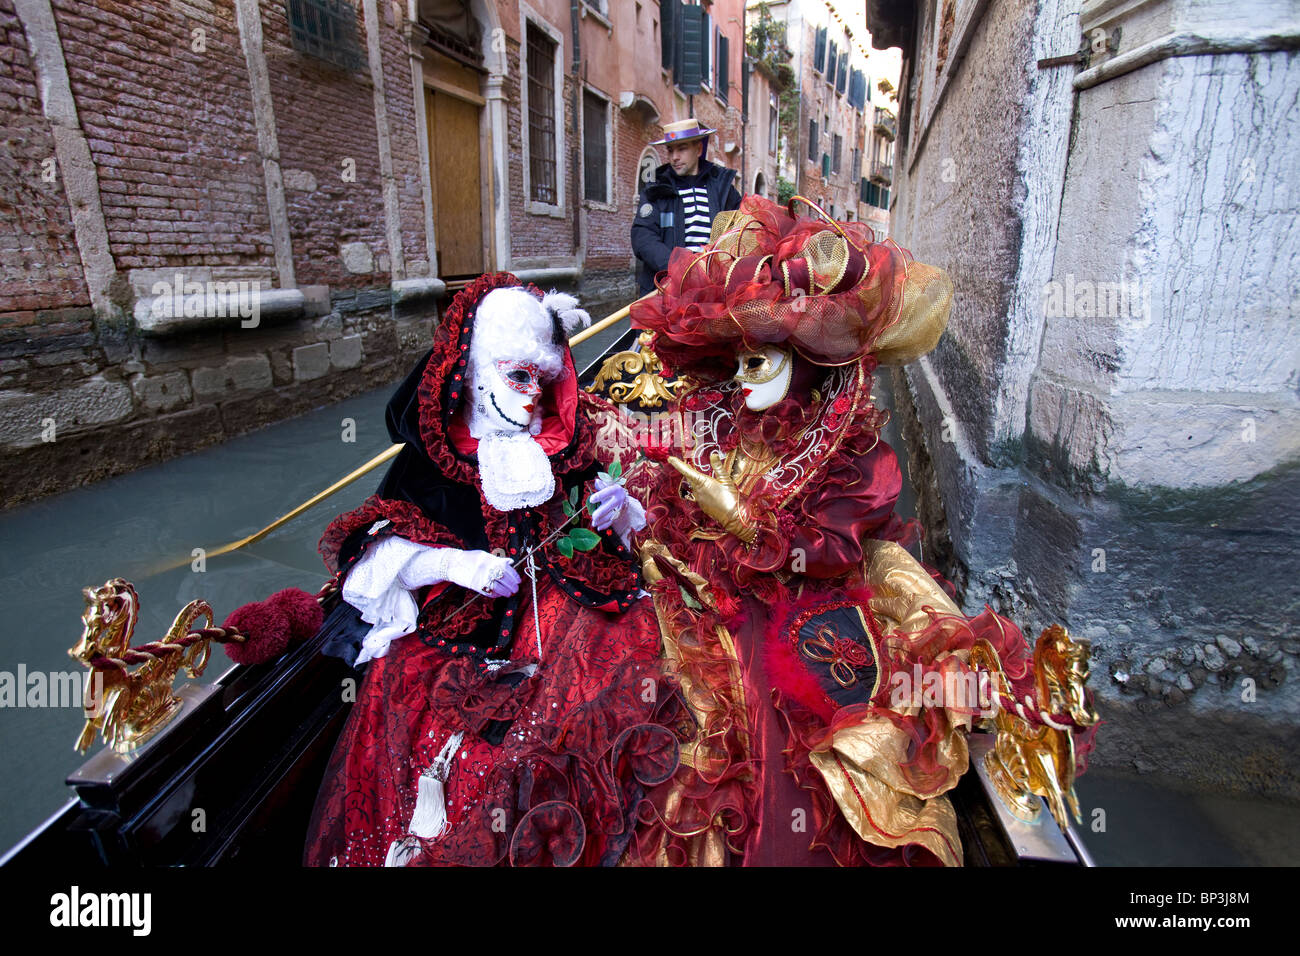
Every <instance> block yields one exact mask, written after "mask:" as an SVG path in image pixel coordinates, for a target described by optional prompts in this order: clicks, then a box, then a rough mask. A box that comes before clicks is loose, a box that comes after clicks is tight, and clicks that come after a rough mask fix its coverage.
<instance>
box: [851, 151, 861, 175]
mask: <svg viewBox="0 0 1300 956" xmlns="http://www.w3.org/2000/svg"><path fill="white" fill-rule="evenodd" d="M852 178H854V179H861V178H862V150H860V149H855V150H854V151H853V170H852Z"/></svg>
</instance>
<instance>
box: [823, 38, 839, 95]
mask: <svg viewBox="0 0 1300 956" xmlns="http://www.w3.org/2000/svg"><path fill="white" fill-rule="evenodd" d="M838 58H839V47H837V46H836V45H835V41H834V40H831V42H830V50H829V52H827V54H826V82H827V83H829V84H830V85H831V86H834V85H835V68H836V66H837V64H838Z"/></svg>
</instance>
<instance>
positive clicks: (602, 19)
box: [582, 0, 614, 33]
mask: <svg viewBox="0 0 1300 956" xmlns="http://www.w3.org/2000/svg"><path fill="white" fill-rule="evenodd" d="M582 15H583V16H584V17H591V18H592V19H593V20H595V21H596V22H597V23H599V24H600V25H601V26H603V27H604V28H605V29H606V30H608V31H609V32H610V33H613V32H614V24H612V23H610V22H609V18H608V17H607V16H605V14H603V13H601V12H600V11H599V10H597V9H596V8H595V7H593V6H592V5H591V4H589V3H587V2H586V0H584V2H583V4H582Z"/></svg>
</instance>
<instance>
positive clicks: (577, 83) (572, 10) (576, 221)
mask: <svg viewBox="0 0 1300 956" xmlns="http://www.w3.org/2000/svg"><path fill="white" fill-rule="evenodd" d="M581 23H582V11H581V9H580V0H569V25H570V28H571V29H570V32H571V33H572V34H573V65H572V68H571V72H572V73H573V131H574V133H575V134H576V136H575V138H576V139H578V140H579V142H575V143H574V144H573V148H572V149H571V150H570V151H569V152H570V155H572V156H573V176H572V177H571V178H570V181H571V182H572V183H573V189H572V190H571V191H570V195H572V196H573V254H574V255H575V256H577V255H578V252H579V251H580V250H581V249H582V203H581V201H580V200H579V199H578V185H579V175H578V173H579V170H580V169H581V166H580V162H581V160H580V159H579V157H580V156H581V155H582V143H581V138H582V114H581V113H579V112H578V110H579V109H580V108H581V106H582V95H581V91H580V89H579V87H581V85H582V77H581V75H580V73H579V71H580V70H581V68H582V35H581V30H580V27H581Z"/></svg>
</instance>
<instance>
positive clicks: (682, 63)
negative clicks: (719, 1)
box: [673, 0, 713, 96]
mask: <svg viewBox="0 0 1300 956" xmlns="http://www.w3.org/2000/svg"><path fill="white" fill-rule="evenodd" d="M673 18H674V19H673V22H674V25H675V26H676V34H675V41H676V44H677V48H676V53H675V57H676V58H675V60H674V61H673V62H674V66H673V82H674V83H675V84H676V86H677V89H679V90H680V91H681V92H682V94H683V95H685V96H696V95H697V94H698V93H699V92H700V90H701V89H703V88H704V87H705V86H706V85H707V84H708V81H709V71H708V65H709V45H710V43H711V42H712V36H713V35H712V33H711V32H710V29H709V26H710V24H709V23H708V22H707V21H708V19H709V18H708V17H707V16H706V15H705V13H704V10H703V9H702V8H701V7H700V6H699V5H698V4H691V5H689V6H687V5H685V4H682V3H681V2H680V0H679V2H678V4H677V6H676V8H675V9H674V11H673Z"/></svg>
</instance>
